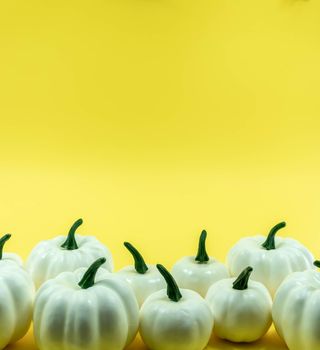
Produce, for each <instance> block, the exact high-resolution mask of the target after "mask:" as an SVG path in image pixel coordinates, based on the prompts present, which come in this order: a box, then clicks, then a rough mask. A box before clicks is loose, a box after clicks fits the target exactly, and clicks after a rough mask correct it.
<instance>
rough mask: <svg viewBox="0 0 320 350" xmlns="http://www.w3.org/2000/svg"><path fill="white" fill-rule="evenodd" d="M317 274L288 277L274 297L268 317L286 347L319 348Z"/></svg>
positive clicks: (319, 280)
mask: <svg viewBox="0 0 320 350" xmlns="http://www.w3.org/2000/svg"><path fill="white" fill-rule="evenodd" d="M319 289H320V273H319V272H318V271H316V270H311V269H310V270H307V271H303V272H295V273H293V274H292V275H290V276H288V277H287V278H286V279H285V280H284V281H283V283H282V284H281V285H280V287H279V289H278V290H277V293H276V295H275V298H274V302H273V307H272V317H273V321H274V325H275V328H276V330H277V333H278V334H279V336H280V337H281V338H282V339H283V340H284V341H285V342H286V344H287V346H288V348H289V349H290V350H301V349H303V350H319V349H320V336H319V329H320V328H319V312H320V294H319Z"/></svg>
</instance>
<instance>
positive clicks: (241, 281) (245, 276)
mask: <svg viewBox="0 0 320 350" xmlns="http://www.w3.org/2000/svg"><path fill="white" fill-rule="evenodd" d="M252 270H253V268H252V267H251V266H248V267H246V268H245V269H244V270H243V271H242V272H241V273H240V275H239V276H238V278H237V279H236V280H235V281H234V282H233V284H232V285H233V289H237V290H244V289H247V288H248V281H249V277H250V275H251V272H252Z"/></svg>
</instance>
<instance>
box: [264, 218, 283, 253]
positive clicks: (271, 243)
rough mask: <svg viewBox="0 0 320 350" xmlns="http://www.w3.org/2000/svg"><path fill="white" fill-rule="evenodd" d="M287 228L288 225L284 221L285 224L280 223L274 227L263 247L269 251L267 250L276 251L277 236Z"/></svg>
mask: <svg viewBox="0 0 320 350" xmlns="http://www.w3.org/2000/svg"><path fill="white" fill-rule="evenodd" d="M285 226H286V223H285V222H284V221H283V222H280V223H279V224H277V225H275V226H274V227H272V229H271V230H270V232H269V234H268V237H267V239H266V240H265V242H264V243H263V244H262V247H263V248H265V249H267V250H271V249H276V245H275V242H274V238H275V235H276V233H277V232H278V231H279V230H280V229H281V228H284V227H285Z"/></svg>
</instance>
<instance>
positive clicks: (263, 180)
mask: <svg viewBox="0 0 320 350" xmlns="http://www.w3.org/2000/svg"><path fill="white" fill-rule="evenodd" d="M319 18H320V2H319V1H316V0H310V1H294V0H260V1H257V0H241V1H238V0H192V1H191V0H91V1H88V0H86V1H83V0H68V1H65V0H54V1H53V0H47V1H40V0H39V1H38V0H29V1H22V0H15V1H1V3H0V120H1V125H0V150H1V158H0V166H1V169H0V186H1V187H0V199H1V210H0V223H1V232H3V233H6V232H10V233H12V234H13V237H12V239H11V241H10V242H8V244H7V246H6V250H7V251H16V252H18V253H20V254H21V255H22V256H23V257H24V258H26V256H27V254H28V253H29V251H30V250H31V248H32V247H33V246H34V245H35V244H36V243H37V242H38V241H39V240H41V239H46V238H50V237H53V236H55V235H57V234H64V233H66V232H67V231H68V229H69V226H70V225H71V224H72V222H73V221H74V220H75V219H77V218H79V217H83V219H84V225H83V226H82V227H81V228H80V229H79V233H83V234H86V233H87V234H94V235H96V236H97V237H98V238H99V239H101V240H102V241H103V242H104V243H106V244H107V245H108V246H109V247H110V248H111V250H112V252H113V255H114V258H115V261H116V266H117V268H119V267H121V266H123V265H125V264H129V263H131V259H130V256H129V255H128V253H127V251H126V250H125V249H124V248H123V246H122V242H123V241H124V240H128V241H130V242H132V243H133V244H135V245H136V246H137V247H138V248H140V250H141V252H142V253H143V254H144V255H145V258H146V260H147V261H148V262H150V263H156V262H162V263H163V264H165V265H167V266H168V267H171V266H172V264H173V263H174V261H175V260H177V259H178V258H179V257H181V256H182V255H189V254H194V252H195V249H196V244H197V239H198V235H199V233H200V231H201V230H202V229H203V228H206V229H207V231H208V233H209V238H208V250H209V253H210V254H211V255H213V256H215V257H217V258H219V259H221V260H223V259H224V258H225V255H226V253H227V251H228V249H229V248H230V247H231V245H232V244H234V243H235V242H236V240H238V239H239V238H240V237H241V236H243V235H251V234H256V233H267V232H268V230H269V228H270V227H271V226H272V225H273V224H275V223H277V222H278V221H279V220H286V221H287V223H288V228H287V229H285V230H283V231H282V234H283V235H286V236H293V237H295V238H297V239H299V240H301V241H302V242H303V243H305V244H306V245H307V246H308V247H309V248H310V249H312V251H313V253H314V254H315V256H317V257H318V258H319V256H320V251H319V248H320V234H319V233H320V220H319V213H320V201H319V197H320V182H319V175H320V163H319V160H320V157H319V150H320V148H319V146H320V137H319V127H320V119H319V117H320V113H319V112H320V98H319V97H320V96H319V83H320V69H319V62H320V21H319ZM143 348H144V347H143V346H142V345H141V343H140V341H139V340H137V342H136V343H135V344H134V345H133V346H132V347H131V349H143ZM240 348H241V349H242V348H250V349H261V350H262V349H265V350H267V349H284V345H283V343H282V342H281V341H280V340H279V338H278V337H277V336H276V335H275V334H274V332H273V331H271V333H270V334H269V335H268V336H267V337H266V338H265V339H264V340H262V341H260V342H258V343H256V344H254V345H250V346H247V347H242V346H238V345H231V344H229V343H225V342H218V341H217V340H213V341H212V342H211V346H210V349H240ZM10 349H34V345H33V340H32V334H31V332H30V333H29V335H28V336H26V337H25V338H24V339H23V340H22V341H20V342H18V343H17V344H16V345H14V346H10Z"/></svg>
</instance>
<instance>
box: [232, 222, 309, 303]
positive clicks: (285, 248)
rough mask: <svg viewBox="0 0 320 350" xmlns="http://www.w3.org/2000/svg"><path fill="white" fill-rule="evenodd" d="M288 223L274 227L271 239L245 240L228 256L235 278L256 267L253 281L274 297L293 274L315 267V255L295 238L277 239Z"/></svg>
mask: <svg viewBox="0 0 320 350" xmlns="http://www.w3.org/2000/svg"><path fill="white" fill-rule="evenodd" d="M285 226H286V224H285V222H281V223H279V224H277V225H276V226H274V227H273V228H272V229H271V231H270V233H269V235H268V236H267V237H264V236H260V235H258V236H253V237H245V238H242V239H241V240H240V241H239V242H238V243H236V244H235V245H234V247H233V248H231V250H230V251H229V253H228V257H227V261H228V266H229V271H230V274H231V276H238V275H239V274H240V273H241V271H242V270H243V269H244V268H246V267H247V266H252V267H253V272H252V279H253V280H256V281H259V282H261V283H263V284H264V285H265V286H266V287H267V288H268V290H269V292H270V294H271V296H273V295H274V293H275V292H276V290H277V288H278V287H279V285H280V284H281V282H282V281H283V280H284V279H285V278H286V277H287V276H288V275H290V274H291V273H292V272H295V271H304V270H306V269H310V268H313V267H312V266H313V265H312V263H313V260H314V258H313V256H312V254H311V253H310V251H309V250H308V249H307V248H306V247H305V246H303V245H302V244H301V243H300V242H298V241H296V240H294V239H292V238H282V237H278V236H277V237H275V235H276V233H277V232H278V230H279V229H281V228H283V227H285Z"/></svg>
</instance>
